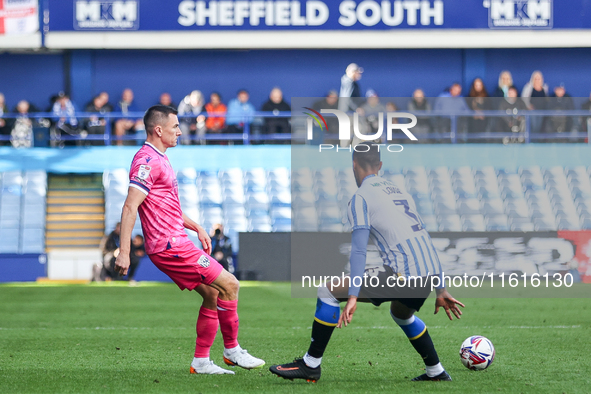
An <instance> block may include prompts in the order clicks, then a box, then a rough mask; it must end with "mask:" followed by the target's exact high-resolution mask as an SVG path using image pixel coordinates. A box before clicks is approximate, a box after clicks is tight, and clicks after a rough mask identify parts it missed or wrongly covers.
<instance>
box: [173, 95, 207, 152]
mask: <svg viewBox="0 0 591 394" xmlns="http://www.w3.org/2000/svg"><path fill="white" fill-rule="evenodd" d="M203 102H204V100H203V94H202V93H201V91H199V90H193V91H192V92H191V93H189V94H188V95H186V96H185V98H183V100H182V101H181V102H180V104H179V108H178V111H179V123H180V124H179V127H180V129H181V131H182V132H183V134H182V135H181V142H182V143H183V144H186V145H190V144H191V141H193V140H194V139H195V137H197V138H198V139H199V142H200V143H202V144H203V143H205V141H204V140H203V139H200V138H203V136H205V116H204V115H203V114H202V112H203ZM183 115H184V116H183ZM187 115H193V116H187Z"/></svg>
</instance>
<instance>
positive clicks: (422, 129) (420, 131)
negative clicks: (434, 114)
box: [407, 89, 432, 142]
mask: <svg viewBox="0 0 591 394" xmlns="http://www.w3.org/2000/svg"><path fill="white" fill-rule="evenodd" d="M407 108H408V110H409V111H410V112H412V113H415V112H431V104H429V102H428V101H427V99H426V98H425V93H424V92H423V90H422V89H416V90H415V91H414V92H413V93H412V98H411V99H410V101H409V102H408V106H407ZM431 127H432V124H431V116H430V115H427V116H418V115H417V125H416V126H415V127H413V128H412V133H413V134H414V136H415V137H417V139H418V141H419V142H427V141H428V140H427V138H428V136H429V133H431Z"/></svg>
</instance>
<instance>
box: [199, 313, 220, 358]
mask: <svg viewBox="0 0 591 394" xmlns="http://www.w3.org/2000/svg"><path fill="white" fill-rule="evenodd" d="M217 332H218V311H213V310H211V309H207V308H204V307H201V309H199V317H198V318H197V340H196V341H195V357H197V358H207V359H208V360H209V349H210V348H211V345H213V341H214V339H215V335H216V334H217Z"/></svg>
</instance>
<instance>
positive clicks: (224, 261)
mask: <svg viewBox="0 0 591 394" xmlns="http://www.w3.org/2000/svg"><path fill="white" fill-rule="evenodd" d="M209 235H210V236H211V256H212V257H213V258H214V259H216V260H217V261H218V262H219V263H220V264H221V265H222V267H224V269H225V270H226V271H228V272H230V273H234V262H233V257H232V253H233V252H232V240H231V239H230V238H229V237H228V236H227V235H225V234H224V226H223V225H222V224H220V223H218V224H214V225H213V227H212V228H211V232H210V234H209Z"/></svg>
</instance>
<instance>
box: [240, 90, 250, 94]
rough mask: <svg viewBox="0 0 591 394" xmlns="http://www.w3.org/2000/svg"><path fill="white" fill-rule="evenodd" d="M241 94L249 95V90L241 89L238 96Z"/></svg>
mask: <svg viewBox="0 0 591 394" xmlns="http://www.w3.org/2000/svg"><path fill="white" fill-rule="evenodd" d="M240 93H246V94H248V90H246V89H240V90H239V91H238V94H240Z"/></svg>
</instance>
